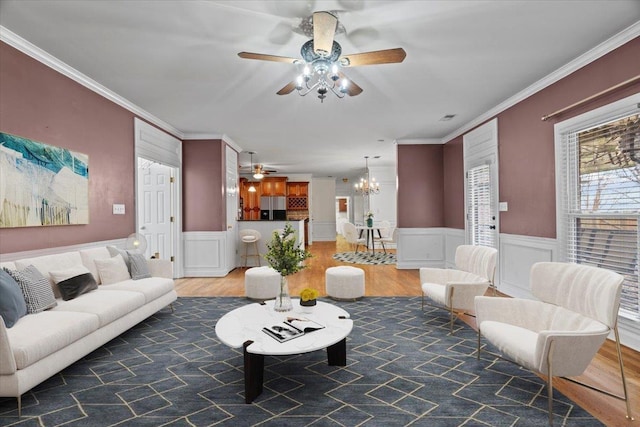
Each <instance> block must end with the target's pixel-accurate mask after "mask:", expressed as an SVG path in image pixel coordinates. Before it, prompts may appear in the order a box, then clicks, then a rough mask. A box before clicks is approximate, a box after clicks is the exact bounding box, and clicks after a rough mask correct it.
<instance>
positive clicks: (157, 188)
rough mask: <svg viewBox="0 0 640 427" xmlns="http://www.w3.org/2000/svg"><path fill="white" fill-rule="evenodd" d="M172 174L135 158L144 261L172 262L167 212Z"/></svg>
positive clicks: (169, 203)
mask: <svg viewBox="0 0 640 427" xmlns="http://www.w3.org/2000/svg"><path fill="white" fill-rule="evenodd" d="M174 174H175V171H174V169H173V168H171V167H169V166H166V165H163V164H160V163H158V162H154V161H152V160H148V159H144V158H142V157H138V189H137V200H138V209H137V222H136V223H137V227H138V233H140V234H142V235H143V236H144V237H145V238H146V239H147V250H146V252H145V258H150V257H152V256H153V257H155V258H159V259H168V260H171V259H173V256H174V254H173V250H172V242H173V235H172V231H173V230H172V227H171V223H172V221H173V215H172V212H171V206H172V200H173V198H174V197H175V195H174V190H173V182H174Z"/></svg>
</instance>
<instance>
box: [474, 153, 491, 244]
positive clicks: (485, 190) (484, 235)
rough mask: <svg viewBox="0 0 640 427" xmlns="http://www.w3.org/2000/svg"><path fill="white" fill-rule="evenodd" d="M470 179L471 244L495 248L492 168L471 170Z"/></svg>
mask: <svg viewBox="0 0 640 427" xmlns="http://www.w3.org/2000/svg"><path fill="white" fill-rule="evenodd" d="M467 179H468V184H467V188H468V202H467V205H468V225H469V228H470V230H471V244H472V245H482V246H489V247H492V248H493V247H495V246H496V239H495V234H496V231H495V217H494V214H493V213H492V209H491V167H490V166H489V165H482V166H477V167H475V168H472V169H469V171H468V172H467Z"/></svg>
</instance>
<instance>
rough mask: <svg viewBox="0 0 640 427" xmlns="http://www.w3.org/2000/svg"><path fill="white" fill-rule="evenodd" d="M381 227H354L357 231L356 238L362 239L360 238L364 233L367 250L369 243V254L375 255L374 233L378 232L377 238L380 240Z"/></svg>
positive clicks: (361, 225)
mask: <svg viewBox="0 0 640 427" xmlns="http://www.w3.org/2000/svg"><path fill="white" fill-rule="evenodd" d="M381 228H382V227H381V226H380V225H379V224H378V225H376V224H375V223H374V224H373V225H372V226H371V227H369V226H368V225H364V224H358V225H356V230H358V237H359V238H362V236H363V235H364V234H365V232H366V242H367V249H369V241H371V253H372V254H375V253H376V241H375V234H374V233H375V232H376V231H377V232H378V237H380V238H382V233H381V231H380V229H381Z"/></svg>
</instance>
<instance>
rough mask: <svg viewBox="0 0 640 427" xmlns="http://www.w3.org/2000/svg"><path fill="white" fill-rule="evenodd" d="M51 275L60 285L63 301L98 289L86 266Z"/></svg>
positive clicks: (56, 271)
mask: <svg viewBox="0 0 640 427" xmlns="http://www.w3.org/2000/svg"><path fill="white" fill-rule="evenodd" d="M49 274H50V275H51V278H52V279H53V281H54V282H55V283H56V284H57V285H58V289H60V294H61V295H62V299H63V300H65V301H69V300H72V299H74V298H77V297H79V296H80V295H82V294H86V293H87V292H91V291H93V290H94V289H98V284H97V283H96V280H95V278H94V277H93V274H91V272H90V271H89V269H88V268H87V267H85V266H84V265H78V266H75V267H72V268H69V269H66V270H54V271H50V272H49Z"/></svg>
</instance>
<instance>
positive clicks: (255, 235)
mask: <svg viewBox="0 0 640 427" xmlns="http://www.w3.org/2000/svg"><path fill="white" fill-rule="evenodd" d="M239 234H240V240H242V243H243V244H244V255H242V258H243V259H244V266H245V267H247V261H248V259H249V258H257V259H258V266H260V265H261V264H260V251H259V250H258V241H259V240H260V239H261V238H262V234H260V232H259V231H258V230H252V229H246V230H240V233H239ZM249 246H251V247H252V249H253V250H252V253H249Z"/></svg>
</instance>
